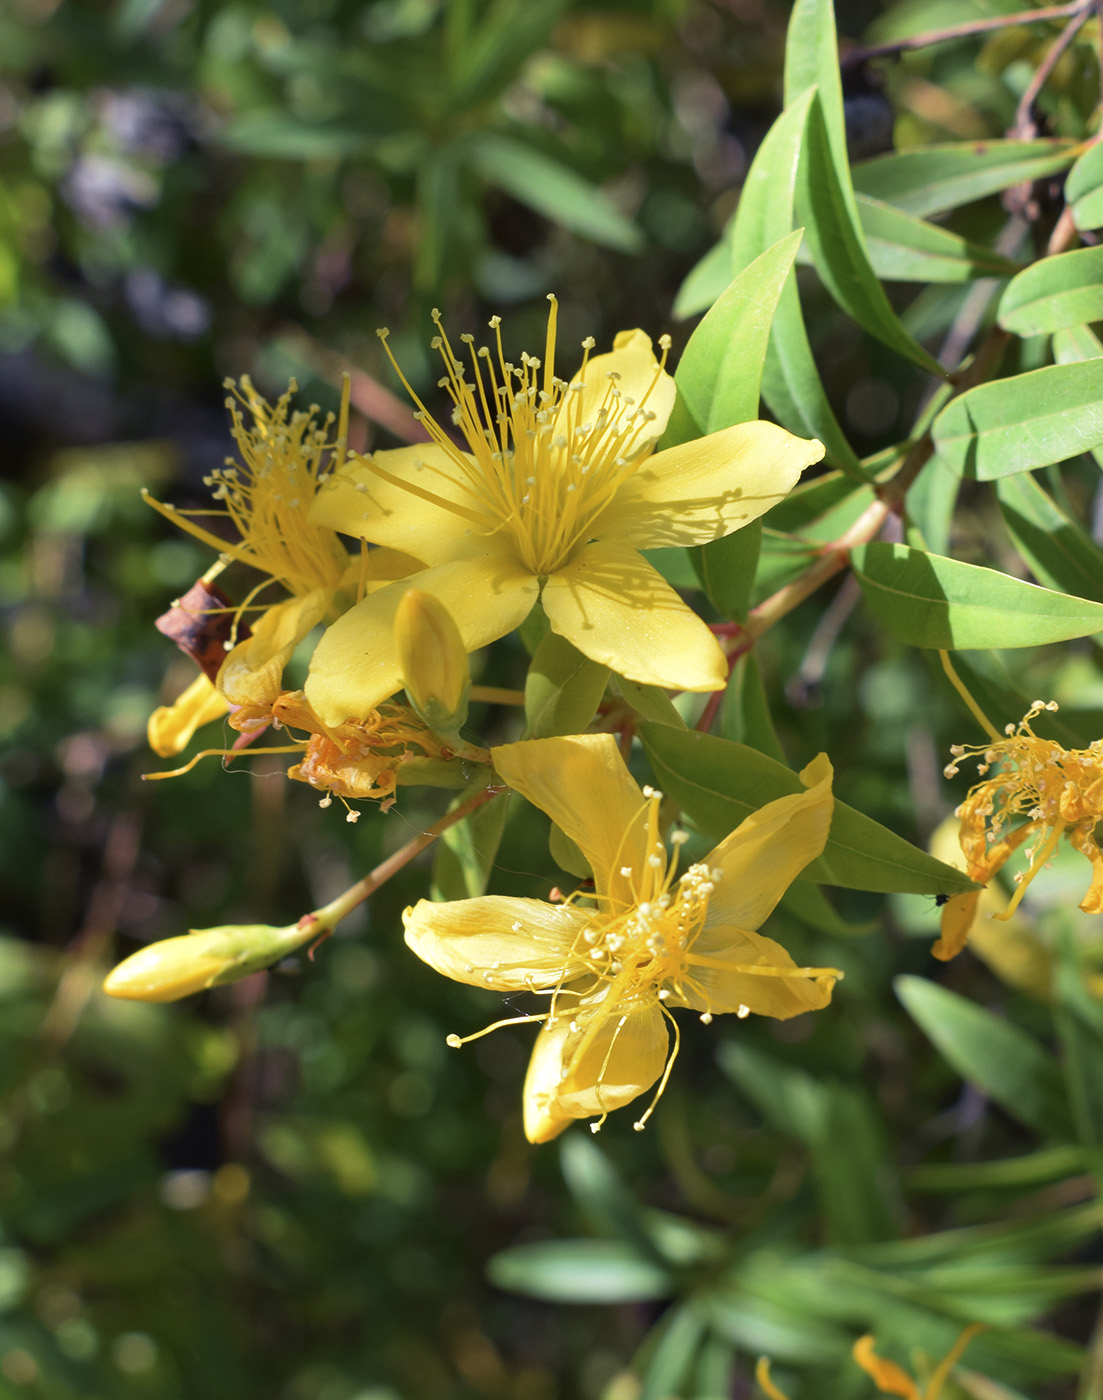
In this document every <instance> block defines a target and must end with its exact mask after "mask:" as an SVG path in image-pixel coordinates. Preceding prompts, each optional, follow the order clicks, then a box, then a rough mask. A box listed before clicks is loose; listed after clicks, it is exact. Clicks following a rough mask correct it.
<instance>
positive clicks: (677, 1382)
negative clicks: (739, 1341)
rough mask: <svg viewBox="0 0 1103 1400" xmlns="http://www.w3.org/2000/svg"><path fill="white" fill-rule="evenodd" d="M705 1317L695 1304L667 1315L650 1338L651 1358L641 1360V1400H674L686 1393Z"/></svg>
mask: <svg viewBox="0 0 1103 1400" xmlns="http://www.w3.org/2000/svg"><path fill="white" fill-rule="evenodd" d="M705 1326H706V1323H705V1318H704V1317H703V1316H702V1315H701V1312H700V1309H699V1308H697V1307H696V1306H695V1304H693V1303H692V1302H691V1303H686V1304H683V1305H682V1306H681V1307H678V1308H675V1309H673V1310H672V1311H671V1312H670V1313H668V1314H667V1315H666V1316H665V1317H664V1318H663V1319H662V1321H661V1322H660V1323H659V1325H658V1327H657V1328H655V1329H653V1330H652V1332H651V1335H650V1336H649V1337H648V1351H649V1352H650V1355H649V1356H648V1358H647V1360H646V1361H640V1362H638V1363H637V1364H638V1365H639V1366H640V1369H641V1373H642V1377H643V1384H642V1385H641V1386H640V1389H639V1391H638V1400H671V1396H674V1395H683V1394H684V1393H685V1391H684V1389H683V1384H684V1382H685V1379H686V1376H687V1374H688V1372H689V1369H690V1367H691V1366H692V1365H693V1362H694V1361H695V1359H696V1357H697V1353H698V1350H699V1349H700V1346H701V1340H702V1337H703V1336H704V1333H705Z"/></svg>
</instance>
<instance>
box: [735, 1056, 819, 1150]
mask: <svg viewBox="0 0 1103 1400" xmlns="http://www.w3.org/2000/svg"><path fill="white" fill-rule="evenodd" d="M716 1060H717V1063H718V1064H719V1066H720V1068H721V1069H722V1070H723V1071H724V1073H725V1074H726V1075H727V1076H728V1078H729V1079H730V1080H731V1081H732V1082H733V1083H734V1084H735V1085H736V1086H737V1087H738V1088H739V1089H740V1090H741V1091H742V1093H743V1094H744V1095H745V1097H746V1098H747V1099H748V1100H749V1101H750V1102H751V1103H752V1104H754V1106H755V1107H756V1108H757V1109H758V1111H759V1112H760V1113H761V1114H762V1116H763V1118H764V1119H765V1120H766V1122H767V1123H769V1124H770V1125H771V1126H772V1127H774V1128H776V1129H777V1131H778V1132H781V1133H787V1134H788V1135H789V1136H790V1137H795V1138H797V1139H798V1140H799V1141H800V1142H803V1143H804V1144H805V1146H806V1147H808V1146H811V1144H812V1143H813V1142H815V1141H816V1140H817V1139H818V1138H820V1137H822V1135H823V1128H824V1124H825V1122H826V1121H827V1115H828V1094H829V1090H828V1086H827V1085H826V1084H825V1083H823V1081H821V1080H820V1079H818V1078H816V1076H815V1075H812V1074H809V1073H808V1071H807V1070H804V1069H799V1068H798V1067H797V1066H796V1065H786V1064H783V1063H782V1062H781V1061H780V1060H778V1059H776V1058H775V1057H774V1056H773V1055H770V1054H767V1053H766V1052H765V1051H763V1050H757V1049H755V1048H754V1047H753V1046H750V1045H747V1044H745V1043H743V1042H741V1041H736V1040H725V1041H723V1042H722V1043H721V1045H720V1046H719V1048H718V1049H717V1051H716Z"/></svg>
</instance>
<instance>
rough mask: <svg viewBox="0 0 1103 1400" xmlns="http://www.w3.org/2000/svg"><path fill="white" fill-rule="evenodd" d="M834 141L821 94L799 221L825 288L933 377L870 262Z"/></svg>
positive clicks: (809, 136) (813, 111)
mask: <svg viewBox="0 0 1103 1400" xmlns="http://www.w3.org/2000/svg"><path fill="white" fill-rule="evenodd" d="M832 156H833V152H832V148H831V141H830V136H829V133H828V128H827V124H826V120H825V118H824V113H823V104H822V103H821V101H820V99H819V96H818V94H817V96H816V98H815V99H814V100H813V102H812V105H811V107H810V108H809V112H808V124H807V127H806V129H805V140H804V148H803V150H802V152H801V161H800V167H799V170H798V174H797V216H798V218H801V219H803V220H805V221H806V223H807V237H808V244H809V247H810V248H811V250H812V256H813V258H814V260H815V263H816V271H817V272H818V273H819V274H820V277H821V278H822V280H823V282H824V285H825V286H826V287H827V289H828V291H829V292H830V293H831V295H832V296H833V297H834V298H835V300H836V301H837V302H838V304H839V305H840V306H841V307H842V309H843V310H844V311H845V312H847V314H848V315H850V316H852V317H853V318H854V320H855V321H857V322H858V324H859V325H860V326H862V327H863V328H864V329H865V330H867V331H868V332H869V333H870V335H873V336H876V338H877V339H878V340H880V341H882V342H883V343H884V344H885V345H887V346H888V347H889V348H890V349H892V350H895V351H896V352H897V353H898V354H900V355H904V356H906V357H907V358H908V359H910V360H912V361H914V362H915V363H916V364H917V365H919V366H920V368H922V369H925V370H927V371H928V372H929V373H931V374H938V375H941V374H942V373H943V370H942V367H941V366H940V365H939V363H938V361H937V360H935V359H933V358H932V356H930V355H929V354H928V353H927V351H926V350H924V349H923V347H922V346H921V345H920V344H919V343H918V342H917V341H916V340H914V339H913V337H912V336H911V335H910V334H909V333H908V331H906V330H905V329H904V326H903V325H902V323H901V321H900V318H899V317H898V316H897V314H896V312H895V311H894V310H893V308H892V304H891V303H890V301H889V299H888V297H887V296H886V295H885V289H884V287H883V286H882V285H881V282H880V281H879V279H878V277H877V274H876V273H875V272H874V271H873V268H872V266H871V265H870V261H869V253H868V252H867V250H866V246H865V236H864V234H863V233H862V228H861V224H860V222H859V220H858V211H857V206H856V203H855V200H854V194H853V191H852V189H851V186H850V169H849V166H844V167H843V168H841V169H840V167H839V166H838V165H836V164H835V162H834V160H833V159H832Z"/></svg>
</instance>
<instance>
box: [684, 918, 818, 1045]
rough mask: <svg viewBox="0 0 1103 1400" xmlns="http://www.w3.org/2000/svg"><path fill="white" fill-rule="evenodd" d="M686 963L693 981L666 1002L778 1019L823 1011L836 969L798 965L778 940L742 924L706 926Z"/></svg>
mask: <svg viewBox="0 0 1103 1400" xmlns="http://www.w3.org/2000/svg"><path fill="white" fill-rule="evenodd" d="M710 914H711V911H710ZM685 965H686V971H687V972H688V974H689V977H690V978H692V981H688V980H687V981H685V982H684V983H683V986H684V988H685V991H684V993H683V995H682V996H681V997H671V998H670V1000H669V1002H668V1003H667V1005H669V1006H689V1007H692V1008H693V1010H694V1011H707V1012H712V1013H720V1012H733V1011H734V1012H737V1013H741V1014H742V1015H744V1016H745V1015H747V1014H748V1012H751V1011H753V1012H754V1014H755V1015H756V1016H773V1017H774V1018H775V1019H776V1020H779V1021H785V1020H788V1018H789V1017H790V1016H800V1015H803V1013H804V1012H805V1011H820V1010H822V1009H823V1007H825V1006H826V1005H827V1003H828V1002H829V1001H830V1000H831V993H832V990H833V989H834V986H835V980H836V976H835V969H833V968H802V967H798V966H797V964H796V963H795V962H794V961H793V959H792V958H791V957H790V956H789V954H788V953H787V952H786V951H785V949H784V948H783V947H782V946H781V944H780V943H775V942H774V940H773V939H772V938H765V937H763V935H762V934H760V933H748V932H746V931H745V930H743V929H738V928H716V927H709V928H707V929H706V931H705V933H703V934H702V935H701V937H700V938H698V939H697V941H696V942H695V943H694V944H693V945H692V946H691V948H690V949H689V951H688V952H687V953H686V955H685ZM754 969H762V970H761V971H755V970H754Z"/></svg>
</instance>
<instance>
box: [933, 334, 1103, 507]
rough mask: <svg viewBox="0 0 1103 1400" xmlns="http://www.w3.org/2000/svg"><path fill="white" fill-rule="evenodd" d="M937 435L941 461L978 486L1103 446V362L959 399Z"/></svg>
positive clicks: (1023, 377)
mask: <svg viewBox="0 0 1103 1400" xmlns="http://www.w3.org/2000/svg"><path fill="white" fill-rule="evenodd" d="M932 432H933V436H934V441H935V446H936V448H937V449H938V455H939V458H940V459H941V460H942V461H943V462H945V463H946V465H947V466H948V467H950V469H951V470H952V471H955V472H957V474H958V475H959V476H966V477H970V478H975V479H976V480H978V481H994V480H995V479H996V478H997V477H1001V476H1010V475H1012V474H1013V473H1014V472H1021V471H1029V470H1031V469H1032V468H1034V467H1047V466H1049V465H1050V464H1051V463H1053V462H1062V461H1064V460H1065V459H1066V458H1067V457H1075V456H1076V455H1077V454H1078V453H1080V452H1086V451H1088V450H1089V449H1090V448H1093V447H1098V446H1099V445H1100V444H1101V443H1103V360H1094V359H1093V360H1084V361H1082V362H1080V363H1079V364H1066V365H1046V366H1045V367H1044V368H1043V369H1035V370H1030V371H1029V372H1028V373H1027V374H1016V375H1013V376H1012V377H1011V378H1010V379H998V380H996V381H995V383H992V384H981V385H979V386H978V387H977V388H976V389H970V390H969V391H968V392H967V393H965V394H962V395H960V397H958V398H956V399H953V400H952V401H951V402H950V403H949V404H948V405H947V407H946V408H944V409H943V410H942V412H941V413H940V414H939V415H938V417H937V418H936V419H935V421H934V427H933V430H932Z"/></svg>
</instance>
